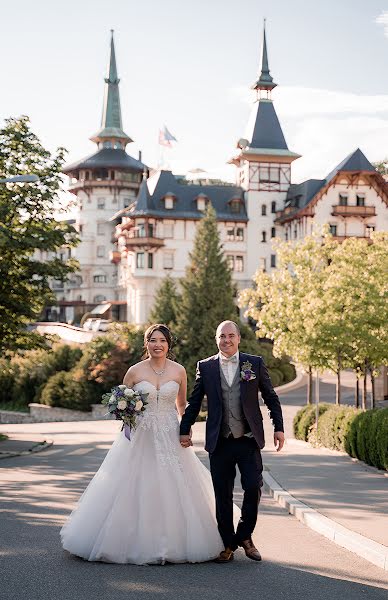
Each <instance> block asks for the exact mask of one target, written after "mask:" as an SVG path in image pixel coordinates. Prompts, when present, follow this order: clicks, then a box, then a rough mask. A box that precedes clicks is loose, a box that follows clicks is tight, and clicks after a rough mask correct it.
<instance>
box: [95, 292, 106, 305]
mask: <svg viewBox="0 0 388 600" xmlns="http://www.w3.org/2000/svg"><path fill="white" fill-rule="evenodd" d="M105 300H106V296H103V295H102V294H98V295H97V296H94V298H93V302H95V303H96V304H100V302H105Z"/></svg>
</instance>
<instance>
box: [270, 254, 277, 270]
mask: <svg viewBox="0 0 388 600" xmlns="http://www.w3.org/2000/svg"><path fill="white" fill-rule="evenodd" d="M271 267H272V268H275V267H276V254H271Z"/></svg>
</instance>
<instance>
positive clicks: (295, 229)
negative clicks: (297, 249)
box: [294, 227, 298, 240]
mask: <svg viewBox="0 0 388 600" xmlns="http://www.w3.org/2000/svg"><path fill="white" fill-rule="evenodd" d="M297 237H298V228H297V227H295V228H294V239H295V240H296V238H297Z"/></svg>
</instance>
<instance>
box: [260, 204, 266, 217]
mask: <svg viewBox="0 0 388 600" xmlns="http://www.w3.org/2000/svg"><path fill="white" fill-rule="evenodd" d="M261 214H262V216H263V217H265V216H266V215H267V205H266V204H262V205H261Z"/></svg>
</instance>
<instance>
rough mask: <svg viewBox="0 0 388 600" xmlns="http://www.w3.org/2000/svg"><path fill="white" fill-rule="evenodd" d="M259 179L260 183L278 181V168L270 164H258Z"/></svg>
mask: <svg viewBox="0 0 388 600" xmlns="http://www.w3.org/2000/svg"><path fill="white" fill-rule="evenodd" d="M259 176H260V181H261V183H279V181H280V168H279V167H273V166H272V167H271V166H269V165H268V166H263V165H261V166H260V172H259Z"/></svg>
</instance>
